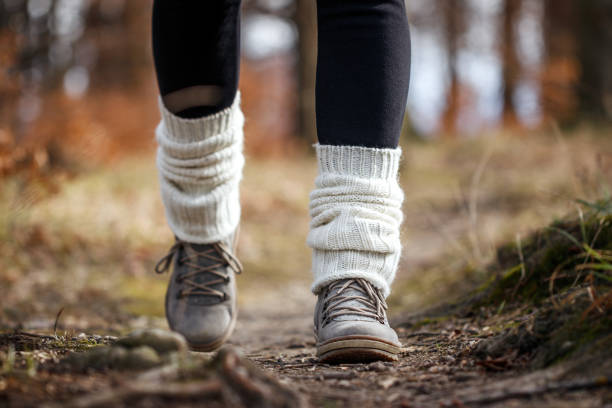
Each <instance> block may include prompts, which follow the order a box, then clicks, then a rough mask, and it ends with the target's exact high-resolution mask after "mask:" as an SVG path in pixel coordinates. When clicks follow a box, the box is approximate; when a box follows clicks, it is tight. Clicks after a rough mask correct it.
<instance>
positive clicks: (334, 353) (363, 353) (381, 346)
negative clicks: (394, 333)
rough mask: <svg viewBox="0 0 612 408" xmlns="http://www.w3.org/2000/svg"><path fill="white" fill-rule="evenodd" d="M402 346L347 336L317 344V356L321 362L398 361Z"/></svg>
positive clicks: (378, 340) (375, 339) (367, 338)
mask: <svg viewBox="0 0 612 408" xmlns="http://www.w3.org/2000/svg"><path fill="white" fill-rule="evenodd" d="M399 353H400V347H399V346H397V345H394V344H392V343H388V342H386V341H384V340H381V339H377V338H373V337H363V336H346V337H340V338H337V339H333V340H328V341H326V342H325V343H322V344H320V345H319V346H317V357H318V358H319V362H321V363H331V364H340V363H369V362H372V361H397V360H398V354H399Z"/></svg>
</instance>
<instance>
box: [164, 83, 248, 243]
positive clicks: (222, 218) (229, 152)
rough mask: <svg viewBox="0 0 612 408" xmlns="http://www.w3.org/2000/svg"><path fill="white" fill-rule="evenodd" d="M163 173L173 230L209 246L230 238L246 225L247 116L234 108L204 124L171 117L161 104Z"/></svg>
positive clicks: (205, 119) (236, 105)
mask: <svg viewBox="0 0 612 408" xmlns="http://www.w3.org/2000/svg"><path fill="white" fill-rule="evenodd" d="M159 106H160V112H161V116H162V120H161V123H160V124H159V126H158V127H157V130H156V132H155V133H156V139H157V143H158V145H159V147H158V149H157V168H158V171H159V181H160V187H161V195H162V201H163V203H164V206H165V209H166V219H167V221H168V224H169V225H170V229H171V230H172V231H173V232H174V234H175V235H176V236H177V237H178V238H179V239H181V240H184V241H187V242H190V243H197V244H208V243H212V242H218V241H220V240H222V239H225V238H227V237H228V236H229V235H231V234H232V233H233V232H234V231H235V230H236V228H237V226H238V223H239V221H240V201H239V191H238V185H239V183H240V179H241V177H242V167H243V165H244V156H243V154H242V145H243V132H242V126H243V124H244V116H243V114H242V111H241V110H240V94H237V95H236V99H235V100H234V103H233V104H232V106H230V107H229V108H227V109H224V110H222V111H221V112H219V113H216V114H213V115H209V116H205V117H202V118H198V119H184V118H181V117H178V116H176V115H174V114H173V113H171V112H170V111H168V110H167V109H166V108H165V107H164V105H163V102H162V101H161V99H160V102H159Z"/></svg>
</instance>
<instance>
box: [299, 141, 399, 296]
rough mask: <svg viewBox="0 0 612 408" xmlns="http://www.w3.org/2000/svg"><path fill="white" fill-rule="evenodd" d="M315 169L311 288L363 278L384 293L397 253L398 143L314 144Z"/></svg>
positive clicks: (389, 282) (311, 225)
mask: <svg viewBox="0 0 612 408" xmlns="http://www.w3.org/2000/svg"><path fill="white" fill-rule="evenodd" d="M315 148H316V151H317V159H318V170H319V174H318V176H317V178H316V180H315V189H314V190H313V191H312V193H311V194H310V216H311V222H310V233H309V234H308V240H307V242H308V245H309V246H310V247H311V248H312V249H313V253H312V270H313V274H314V283H313V285H312V291H313V292H314V293H315V294H317V293H318V292H319V291H320V290H321V289H322V288H324V287H325V286H327V285H328V284H329V283H331V282H332V281H335V280H338V279H345V278H364V279H366V280H368V281H369V282H371V283H372V284H373V285H374V286H376V287H377V288H379V289H381V290H382V292H383V294H384V296H388V294H389V292H390V285H391V282H392V281H393V278H394V276H395V272H396V269H397V264H398V261H399V257H400V253H401V243H400V231H399V227H400V224H401V222H402V218H403V214H402V209H401V206H402V201H403V199H404V195H403V192H402V189H401V187H400V186H399V183H398V167H399V160H400V156H401V149H400V148H397V149H377V148H368V147H358V146H331V145H315Z"/></svg>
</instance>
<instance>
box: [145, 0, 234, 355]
mask: <svg viewBox="0 0 612 408" xmlns="http://www.w3.org/2000/svg"><path fill="white" fill-rule="evenodd" d="M239 16H240V0H155V2H154V12H153V51H154V53H153V54H154V57H155V68H156V71H157V78H158V82H159V89H160V94H161V95H160V103H159V107H160V112H161V117H162V120H161V122H160V124H159V126H158V127H157V130H156V139H157V142H158V145H159V147H158V150H157V168H158V170H159V180H160V187H161V196H162V201H163V203H164V207H165V210H166V219H167V221H168V224H169V225H170V229H171V230H172V232H173V233H174V235H175V236H176V243H175V245H173V246H172V248H171V250H170V252H169V254H168V255H167V256H166V257H164V258H162V261H160V263H159V264H158V266H157V267H156V271H157V272H160V273H161V272H164V271H166V270H168V269H170V266H173V268H172V269H173V272H172V277H171V278H170V280H169V284H168V291H167V295H166V305H165V306H166V316H167V318H168V323H169V326H170V327H171V328H172V329H173V330H176V331H178V332H179V333H181V334H183V335H184V336H185V338H186V339H187V341H188V342H189V344H190V346H191V347H192V348H194V349H197V350H200V351H210V350H213V349H215V348H217V347H219V346H221V344H222V343H223V342H224V341H225V340H226V339H227V338H228V337H229V335H230V334H231V332H232V330H233V328H234V323H235V321H236V287H235V275H234V274H235V273H238V272H239V271H240V264H239V263H238V262H237V260H236V259H235V257H234V256H233V254H232V252H233V242H234V237H235V234H236V229H237V227H238V223H239V220H240V202H239V189H238V185H239V182H240V179H241V176H242V167H243V164H244V157H243V154H242V145H243V132H242V126H243V122H244V117H243V115H242V112H241V110H240V96H239V94H238V93H237V86H238V70H239V66H238V61H239Z"/></svg>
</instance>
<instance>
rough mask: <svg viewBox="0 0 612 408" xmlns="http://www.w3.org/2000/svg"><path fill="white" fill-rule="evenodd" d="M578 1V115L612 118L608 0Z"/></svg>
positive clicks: (611, 38) (610, 10) (611, 12)
mask: <svg viewBox="0 0 612 408" xmlns="http://www.w3.org/2000/svg"><path fill="white" fill-rule="evenodd" d="M578 4H579V8H580V9H579V17H580V27H579V29H578V33H577V38H578V43H579V44H578V59H579V61H580V82H579V84H578V99H579V110H580V115H581V117H583V118H585V119H591V120H595V121H605V120H606V119H608V120H609V119H612V79H611V78H610V73H612V48H611V47H610V44H612V3H611V2H610V1H602V0H589V1H581V2H579V3H578Z"/></svg>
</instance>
